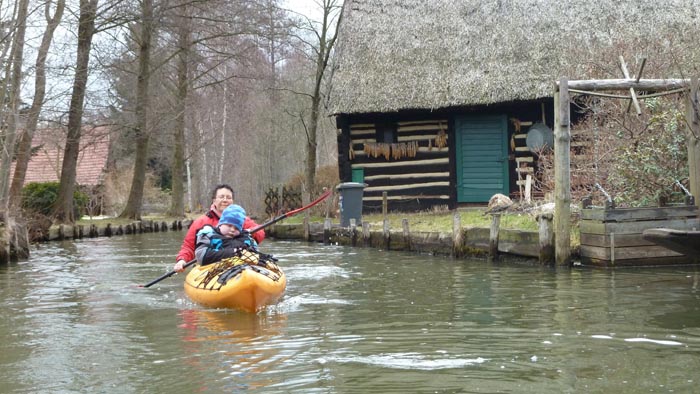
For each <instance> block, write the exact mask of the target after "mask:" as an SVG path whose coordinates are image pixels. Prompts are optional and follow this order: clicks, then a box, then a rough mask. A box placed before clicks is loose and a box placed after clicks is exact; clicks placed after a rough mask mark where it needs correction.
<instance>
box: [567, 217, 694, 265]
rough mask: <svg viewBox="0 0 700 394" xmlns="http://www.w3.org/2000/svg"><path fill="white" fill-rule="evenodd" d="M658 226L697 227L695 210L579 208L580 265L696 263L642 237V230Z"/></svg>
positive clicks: (692, 259)
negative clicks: (580, 209)
mask: <svg viewBox="0 0 700 394" xmlns="http://www.w3.org/2000/svg"><path fill="white" fill-rule="evenodd" d="M660 227H664V228H674V229H680V230H693V229H697V228H700V219H699V218H698V207H697V206H694V205H688V206H677V207H648V208H617V209H603V208H594V209H583V210H582V211H581V221H580V223H579V230H580V233H581V262H582V263H584V264H591V265H601V266H617V265H624V266H633V265H668V264H682V263H685V264H689V263H695V262H696V261H697V260H698V258H697V257H696V256H685V255H682V254H679V253H676V252H674V251H672V250H669V249H666V248H664V247H662V246H658V245H655V244H654V243H651V242H649V241H647V240H645V239H644V238H642V232H643V231H644V230H646V229H650V228H660Z"/></svg>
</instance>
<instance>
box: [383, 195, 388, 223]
mask: <svg viewBox="0 0 700 394" xmlns="http://www.w3.org/2000/svg"><path fill="white" fill-rule="evenodd" d="M388 213H389V201H388V194H387V192H382V216H384V219H385V220H386V215H387V214H388Z"/></svg>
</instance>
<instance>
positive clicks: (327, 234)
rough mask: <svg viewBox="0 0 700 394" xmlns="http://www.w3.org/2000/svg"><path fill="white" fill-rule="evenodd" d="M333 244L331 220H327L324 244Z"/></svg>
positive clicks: (324, 227) (324, 225)
mask: <svg viewBox="0 0 700 394" xmlns="http://www.w3.org/2000/svg"><path fill="white" fill-rule="evenodd" d="M330 243H331V219H330V218H326V220H324V221H323V244H324V245H330Z"/></svg>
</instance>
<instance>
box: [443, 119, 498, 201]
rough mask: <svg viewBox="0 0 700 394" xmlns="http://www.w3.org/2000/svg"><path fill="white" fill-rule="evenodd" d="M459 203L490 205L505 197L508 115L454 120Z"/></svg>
mask: <svg viewBox="0 0 700 394" xmlns="http://www.w3.org/2000/svg"><path fill="white" fill-rule="evenodd" d="M455 129H456V130H455V131H456V133H455V134H456V137H457V152H456V158H457V202H487V201H488V200H489V199H490V198H491V196H493V195H494V194H496V193H502V194H505V195H506V196H507V195H508V193H509V192H510V190H509V189H510V188H509V182H508V123H507V119H506V116H505V115H485V116H464V117H458V118H457V119H456V120H455Z"/></svg>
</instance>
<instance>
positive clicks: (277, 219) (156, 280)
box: [139, 189, 333, 287]
mask: <svg viewBox="0 0 700 394" xmlns="http://www.w3.org/2000/svg"><path fill="white" fill-rule="evenodd" d="M331 193H333V190H331V189H328V190H326V191H325V192H324V193H323V194H321V195H320V196H319V197H318V198H317V199H315V200H314V201H312V202H310V203H309V204H308V205H305V206H303V207H301V208H297V209H294V210H291V211H289V212H287V213H283V214H281V215H279V216H277V217H276V218H274V219H271V220H270V221H268V222H267V223H263V224H261V225H259V226H257V227H254V228H252V229H250V230H243V231H244V232H246V233H248V234H253V233H254V232H257V231H260V230H262V229H264V228H265V227H269V226H271V225H273V224H275V223H277V222H279V221H280V220H282V219H286V218H288V217H290V216H294V215H296V214H297V213H299V212H301V211H304V210H307V209H309V208H311V207H313V206H314V205H316V204H318V203H320V202H321V201H323V200H325V199H326V198H327V197H328V196H330V195H331ZM196 262H197V259H194V260H191V261H188V262H187V264H185V265H184V268H187V267H189V266H191V265H192V264H194V263H196ZM176 273H177V271H175V270H173V271H170V272H168V273H166V274H163V275H161V276H160V277H159V278H157V279H154V280H152V281H150V282H148V283H146V284H145V285H143V286H139V287H151V286H152V285H154V284H156V283H158V282H160V281H161V280H163V279H165V278H169V277H171V276H173V275H175V274H176Z"/></svg>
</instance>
